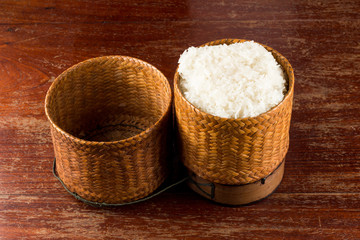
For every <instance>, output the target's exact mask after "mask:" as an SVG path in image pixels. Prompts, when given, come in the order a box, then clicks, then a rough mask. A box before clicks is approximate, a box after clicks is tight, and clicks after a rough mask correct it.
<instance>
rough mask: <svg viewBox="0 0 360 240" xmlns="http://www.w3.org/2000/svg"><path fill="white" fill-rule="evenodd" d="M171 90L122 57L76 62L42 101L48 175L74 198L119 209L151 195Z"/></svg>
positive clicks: (163, 162)
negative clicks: (50, 162)
mask: <svg viewBox="0 0 360 240" xmlns="http://www.w3.org/2000/svg"><path fill="white" fill-rule="evenodd" d="M171 101H172V92H171V88H170V85H169V83H168V81H167V79H166V78H165V76H164V75H163V74H162V73H161V72H160V71H159V70H157V69H156V68H155V67H153V66H152V65H150V64H148V63H146V62H143V61H141V60H139V59H135V58H131V57H125V56H106V57H99V58H94V59H89V60H87V61H84V62H81V63H79V64H77V65H75V66H73V67H71V68H70V69H68V70H66V71H65V72H64V73H62V74H61V75H60V76H59V77H58V78H57V79H55V81H54V82H53V84H52V85H51V87H50V89H49V91H48V93H47V95H46V100H45V112H46V116H47V117H48V120H49V121H50V126H51V127H50V128H51V134H52V140H53V145H54V150H55V157H56V173H57V174H58V176H59V178H60V179H61V180H62V182H63V184H64V185H65V186H66V188H68V189H69V190H70V191H71V192H73V193H74V194H76V195H78V196H80V198H82V199H84V200H86V201H91V202H96V203H104V204H121V203H126V202H130V201H134V200H137V199H140V198H143V197H145V196H147V195H149V194H151V193H152V192H153V191H154V190H156V189H157V188H158V187H159V185H160V184H161V183H162V182H163V181H164V180H165V178H166V176H167V174H168V166H167V165H168V164H167V142H168V141H167V138H168V128H169V117H170V112H171Z"/></svg>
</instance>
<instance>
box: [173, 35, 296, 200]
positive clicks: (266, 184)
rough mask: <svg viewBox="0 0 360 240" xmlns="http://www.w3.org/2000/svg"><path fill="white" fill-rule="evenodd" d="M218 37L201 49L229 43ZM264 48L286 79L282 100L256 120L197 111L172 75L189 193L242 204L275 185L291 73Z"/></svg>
mask: <svg viewBox="0 0 360 240" xmlns="http://www.w3.org/2000/svg"><path fill="white" fill-rule="evenodd" d="M244 41H247V40H242V39H222V40H217V41H213V42H209V43H206V44H204V45H202V46H205V45H219V44H227V45H230V44H233V43H237V42H244ZM262 46H264V47H265V48H266V49H267V50H268V51H269V52H271V53H272V55H273V56H274V58H275V59H276V60H277V62H278V63H279V64H280V65H281V67H282V69H283V71H284V73H285V74H284V75H285V77H286V80H287V86H286V87H287V92H286V94H285V97H284V99H283V100H282V101H281V102H280V103H279V104H278V105H277V106H275V107H273V108H272V109H270V110H269V111H267V112H265V113H263V114H260V115H258V116H256V117H249V118H242V119H232V118H221V117H217V116H213V115H211V114H208V113H206V112H203V111H201V110H200V109H198V108H196V107H195V106H194V105H192V104H191V103H190V102H189V101H187V100H186V99H185V97H184V96H183V94H182V92H181V90H180V85H179V84H180V81H181V77H180V75H179V73H178V71H176V73H175V76H174V95H175V100H174V102H175V113H176V122H177V129H178V134H177V135H178V141H177V142H178V147H179V152H180V155H181V159H182V161H183V163H184V165H185V166H186V167H187V169H188V171H189V176H190V180H189V182H188V184H189V186H190V188H191V189H193V190H194V191H195V192H197V193H199V194H200V195H202V196H204V197H206V198H208V199H211V200H213V201H215V202H219V203H223V204H229V205H242V204H248V203H251V202H255V201H258V200H261V199H263V198H265V197H267V196H269V195H270V194H271V193H272V192H273V191H275V190H276V188H277V187H278V186H279V184H280V182H281V180H282V177H283V174H284V164H285V155H286V153H287V151H288V147H289V128H290V119H291V111H292V102H293V93H294V73H293V69H292V67H291V65H290V63H289V62H288V60H287V59H286V58H285V57H283V56H282V55H281V54H280V53H278V52H277V51H275V50H274V49H272V48H270V47H268V46H265V45H262Z"/></svg>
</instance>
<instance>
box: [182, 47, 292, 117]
mask: <svg viewBox="0 0 360 240" xmlns="http://www.w3.org/2000/svg"><path fill="white" fill-rule="evenodd" d="M178 72H179V74H180V76H181V80H180V90H181V91H182V93H183V94H184V96H185V98H186V99H187V100H188V101H189V102H190V103H192V104H193V105H194V106H195V107H197V108H199V109H201V110H202V111H204V112H206V113H209V114H212V115H215V116H219V117H223V118H246V117H255V116H257V115H259V114H261V113H264V112H266V111H268V110H270V109H271V108H272V107H274V106H276V105H277V104H279V103H280V102H281V101H282V100H283V98H284V93H285V91H286V88H285V83H286V80H285V78H284V73H283V71H282V69H281V67H280V65H279V64H278V63H277V61H276V60H275V59H274V57H273V56H272V54H271V53H270V52H269V51H267V50H266V49H265V48H264V47H263V46H261V45H260V44H258V43H255V42H253V41H251V42H250V41H248V42H243V43H234V44H231V45H225V44H223V45H215V46H205V47H199V48H196V47H190V48H188V49H187V50H185V51H184V53H183V54H182V55H181V56H180V59H179V68H178Z"/></svg>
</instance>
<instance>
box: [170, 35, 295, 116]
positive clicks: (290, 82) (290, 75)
mask: <svg viewBox="0 0 360 240" xmlns="http://www.w3.org/2000/svg"><path fill="white" fill-rule="evenodd" d="M225 41H231V42H232V43H230V44H233V43H238V42H249V41H253V40H246V39H237V38H223V39H219V40H215V41H211V42H207V43H204V44H202V45H200V46H199V47H204V46H210V45H211V44H214V45H219V43H220V44H226V43H225ZM253 42H255V41H253ZM255 43H257V44H260V45H262V46H263V47H265V49H266V50H268V51H269V52H271V54H273V55H274V54H275V55H278V56H279V57H281V58H283V59H284V62H286V63H287V64H288V65H289V67H290V71H289V73H288V72H287V71H286V69H285V68H284V67H283V66H282V64H280V63H279V62H278V63H279V65H280V66H281V67H282V68H283V70H284V71H285V73H286V75H287V77H288V90H287V92H286V94H285V96H284V98H283V99H282V100H281V102H279V103H278V104H277V105H275V106H274V107H272V108H270V109H269V110H268V111H266V112H263V113H261V114H259V115H256V116H254V117H245V118H225V117H219V116H215V115H213V114H211V113H207V112H205V111H203V110H201V109H200V108H197V107H196V106H194V105H193V104H192V103H191V102H189V101H188V100H187V99H186V98H185V96H184V95H183V93H182V92H181V90H180V87H179V84H180V81H179V80H180V75H179V72H178V69H179V65H178V66H177V68H176V71H175V75H174V92H176V93H179V95H180V97H181V99H182V101H185V102H186V103H187V104H188V105H189V106H190V107H191V108H192V109H193V110H194V111H195V112H197V113H198V114H201V115H205V116H206V115H207V116H211V117H212V118H214V119H215V120H221V121H229V122H234V121H235V122H236V121H246V120H250V119H255V118H261V117H264V116H266V115H268V114H271V113H273V112H275V111H276V110H277V109H278V108H280V107H281V105H283V104H284V102H286V101H287V100H288V99H289V98H291V97H292V96H293V92H294V83H295V77H294V70H293V67H292V66H291V64H290V62H289V61H288V60H287V58H285V57H284V56H283V55H282V54H280V53H279V52H278V51H276V50H275V49H273V48H271V47H269V46H267V45H265V44H261V43H258V42H255ZM230 44H228V45H230ZM275 60H276V59H275ZM174 95H175V96H177V95H178V94H174ZM175 102H176V101H175Z"/></svg>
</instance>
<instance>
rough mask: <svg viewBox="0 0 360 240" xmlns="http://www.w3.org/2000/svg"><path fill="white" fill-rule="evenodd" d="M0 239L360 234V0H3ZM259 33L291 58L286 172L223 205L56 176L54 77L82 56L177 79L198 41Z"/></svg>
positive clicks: (188, 194) (186, 194) (184, 190)
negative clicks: (274, 185)
mask: <svg viewBox="0 0 360 240" xmlns="http://www.w3.org/2000/svg"><path fill="white" fill-rule="evenodd" d="M0 9H1V11H0V239H360V104H359V103H360V71H359V69H360V28H359V26H360V2H359V1H357V0H353V1H350V0H344V1H341V0H336V1H317V0H314V1H280V0H278V1H272V0H270V1H268V0H257V1H250V0H245V1H230V0H229V1H207V0H192V1H180V0H165V1H161V0H153V1H132V0H123V1H118V2H117V3H113V2H112V1H107V0H101V1H91V0H82V1H80V0H74V1H25V0H21V1H15V0H14V1H7V0H6V1H1V2H0ZM222 38H243V39H252V40H255V41H257V42H260V43H264V44H266V45H268V46H271V47H273V48H275V49H276V50H278V51H279V52H280V53H282V54H283V55H284V56H286V57H287V58H288V59H289V61H290V63H291V64H292V66H293V68H294V71H295V81H296V83H295V97H294V106H293V117H292V122H291V129H290V149H289V152H288V154H287V156H286V166H285V176H284V179H283V181H282V183H281V185H280V187H279V188H278V189H277V190H276V192H275V193H274V194H272V195H271V196H270V197H268V198H267V199H265V200H263V201H260V202H258V203H255V204H251V205H248V206H242V207H226V206H222V205H218V204H214V203H212V202H210V201H208V200H205V199H204V198H202V197H200V196H199V195H197V194H195V193H193V192H192V191H191V190H189V188H188V187H187V186H186V185H185V184H183V185H180V186H178V187H176V188H174V189H172V190H170V191H168V192H165V193H163V194H161V195H159V196H157V197H155V198H153V199H151V200H149V201H146V202H143V203H139V204H135V205H130V206H125V207H118V208H106V209H102V208H95V207H91V206H88V205H86V204H84V203H82V202H80V201H78V200H76V199H75V198H73V197H72V196H71V195H69V194H68V193H67V192H66V191H65V190H64V188H63V187H62V186H61V184H60V183H59V182H58V181H57V180H56V179H55V178H54V176H53V175H52V164H53V158H54V153H53V148H52V142H51V137H50V130H49V124H48V122H47V119H46V117H45V114H44V97H45V94H46V91H47V90H48V88H49V86H50V85H51V82H52V81H53V80H54V79H55V78H56V77H57V76H58V75H59V74H60V73H61V72H63V71H64V70H65V69H67V68H68V67H70V66H72V65H74V64H75V63H78V62H80V61H82V60H85V59H88V58H91V57H97V56H102V55H128V56H133V57H137V58H140V59H143V60H145V61H147V62H149V63H151V64H153V65H154V66H156V67H157V68H158V69H159V70H161V71H162V72H163V73H164V74H165V76H166V77H167V78H168V79H169V81H170V82H171V83H172V78H173V74H174V71H175V69H176V66H177V60H178V57H179V55H180V54H181V53H182V52H183V50H184V49H186V48H187V47H189V46H194V45H195V46H197V45H200V44H203V43H205V42H208V41H211V40H216V39H222Z"/></svg>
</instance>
